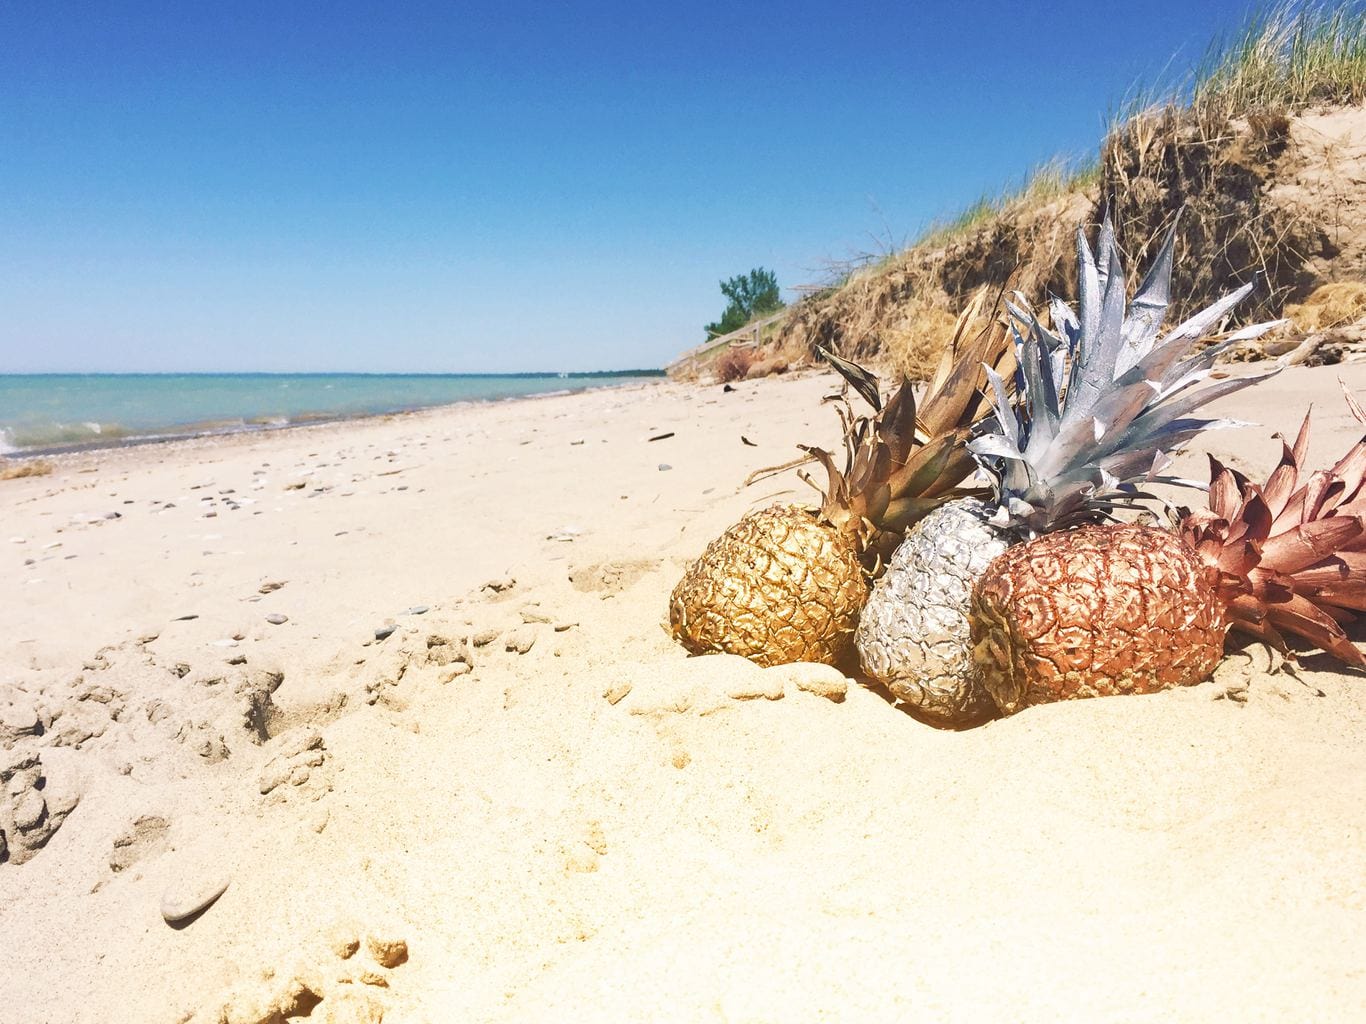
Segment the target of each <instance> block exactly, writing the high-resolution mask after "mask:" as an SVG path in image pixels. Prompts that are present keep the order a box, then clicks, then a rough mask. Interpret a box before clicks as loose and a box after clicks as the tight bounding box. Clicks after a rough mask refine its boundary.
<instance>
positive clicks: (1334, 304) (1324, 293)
mask: <svg viewBox="0 0 1366 1024" xmlns="http://www.w3.org/2000/svg"><path fill="white" fill-rule="evenodd" d="M1283 315H1284V316H1286V317H1287V318H1289V319H1290V320H1292V321H1294V324H1295V328H1296V329H1297V330H1300V331H1304V332H1305V333H1311V332H1314V331H1327V330H1332V329H1333V328H1334V327H1342V326H1343V325H1345V324H1350V323H1353V322H1354V321H1356V320H1359V319H1360V318H1361V317H1363V316H1366V284H1363V283H1362V282H1360V281H1334V282H1332V283H1330V284H1325V285H1320V286H1319V287H1318V288H1316V289H1314V292H1313V294H1311V295H1310V296H1309V297H1308V298H1307V299H1305V300H1304V301H1303V302H1300V303H1291V304H1289V305H1287V306H1286V307H1285V312H1284V314H1283Z"/></svg>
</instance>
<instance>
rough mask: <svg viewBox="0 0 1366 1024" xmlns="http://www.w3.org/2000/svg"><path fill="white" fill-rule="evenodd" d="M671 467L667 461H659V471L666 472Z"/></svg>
mask: <svg viewBox="0 0 1366 1024" xmlns="http://www.w3.org/2000/svg"><path fill="white" fill-rule="evenodd" d="M671 469H673V466H671V465H669V464H668V463H667V462H661V463H660V464H659V471H660V472H661V473H667V472H668V471H669V470H671Z"/></svg>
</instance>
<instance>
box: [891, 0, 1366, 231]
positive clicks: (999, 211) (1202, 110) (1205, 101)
mask: <svg viewBox="0 0 1366 1024" xmlns="http://www.w3.org/2000/svg"><path fill="white" fill-rule="evenodd" d="M1362 102H1366V3H1363V2H1361V0H1347V2H1343V0H1338V2H1335V3H1334V2H1328V3H1301V2H1280V3H1275V4H1272V5H1271V6H1269V7H1265V8H1261V9H1258V10H1255V11H1254V12H1253V13H1251V14H1250V15H1249V16H1248V17H1247V18H1246V19H1245V20H1244V21H1243V22H1242V23H1241V24H1240V25H1239V26H1238V27H1237V28H1236V29H1234V30H1233V31H1232V32H1231V33H1229V34H1228V35H1225V36H1221V37H1219V38H1216V39H1215V40H1213V41H1212V42H1211V43H1210V45H1209V47H1208V48H1207V49H1206V50H1205V53H1204V55H1203V56H1202V57H1201V59H1200V61H1199V62H1198V63H1197V64H1196V66H1195V68H1194V69H1193V71H1192V72H1190V74H1189V75H1188V76H1187V77H1186V79H1185V81H1184V82H1178V83H1175V84H1165V85H1164V84H1162V83H1161V82H1153V83H1150V84H1148V85H1146V86H1142V87H1139V88H1136V89H1135V90H1132V91H1131V92H1130V94H1129V96H1128V97H1127V99H1126V100H1125V101H1124V102H1123V103H1122V104H1120V106H1119V108H1118V111H1117V112H1116V113H1115V114H1114V115H1112V116H1111V118H1110V123H1111V129H1110V132H1109V134H1110V135H1112V136H1113V135H1114V134H1115V133H1116V131H1118V130H1120V129H1123V128H1124V127H1126V126H1127V125H1129V124H1130V123H1131V122H1132V121H1134V120H1135V119H1137V118H1140V117H1143V116H1144V115H1150V114H1152V113H1154V112H1158V111H1166V112H1170V113H1182V114H1185V115H1186V116H1194V117H1195V118H1196V119H1198V121H1199V122H1200V123H1201V124H1202V125H1205V126H1207V127H1208V128H1209V129H1210V131H1211V132H1215V131H1217V130H1218V129H1219V128H1221V127H1222V126H1223V125H1225V124H1227V122H1228V121H1229V120H1230V119H1232V118H1236V117H1246V116H1248V115H1252V114H1267V113H1297V112H1299V111H1302V110H1304V109H1306V108H1307V107H1311V106H1314V105H1317V104H1324V105H1338V104H1343V105H1345V104H1355V103H1362ZM1100 177H1101V164H1100V160H1099V158H1098V157H1097V155H1096V154H1091V155H1089V156H1088V157H1086V158H1083V159H1080V160H1078V159H1068V158H1064V157H1054V158H1053V159H1052V160H1049V161H1047V162H1045V163H1044V164H1042V165H1040V166H1039V167H1036V168H1035V169H1034V170H1033V171H1031V172H1030V173H1029V174H1027V175H1025V176H1024V178H1023V180H1021V181H1018V182H1010V183H1007V184H1006V185H1004V186H1002V188H1001V189H1000V190H999V191H997V192H996V193H994V194H986V195H982V196H979V197H978V198H977V199H976V200H974V201H973V202H972V203H970V204H969V205H968V206H967V207H965V208H964V209H963V210H962V211H960V212H959V213H957V214H955V215H953V216H950V217H947V218H944V219H941V220H938V221H935V222H933V223H931V224H930V225H929V226H928V227H927V228H926V229H925V230H924V231H923V232H922V233H921V234H920V236H919V237H918V238H917V239H916V240H915V242H914V243H912V245H911V249H918V248H922V247H930V248H933V247H938V246H942V245H944V244H946V243H948V242H950V241H952V240H953V239H954V238H957V237H961V236H962V235H964V234H967V233H970V232H971V231H973V230H975V229H977V228H979V227H981V226H982V225H984V224H986V223H988V222H989V221H991V220H992V219H993V218H996V217H1000V216H1003V215H1008V214H1010V213H1014V212H1016V211H1018V210H1019V209H1021V208H1022V207H1029V206H1038V205H1043V204H1044V203H1048V202H1051V201H1052V200H1054V199H1056V198H1058V197H1059V196H1062V195H1067V194H1070V193H1073V192H1079V191H1082V190H1085V189H1087V188H1090V187H1092V186H1093V185H1095V184H1096V183H1097V182H1099V180H1100Z"/></svg>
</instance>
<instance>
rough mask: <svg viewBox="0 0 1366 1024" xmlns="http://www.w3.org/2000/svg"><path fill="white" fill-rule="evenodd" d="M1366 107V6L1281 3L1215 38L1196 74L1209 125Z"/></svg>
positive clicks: (1193, 96)
mask: <svg viewBox="0 0 1366 1024" xmlns="http://www.w3.org/2000/svg"><path fill="white" fill-rule="evenodd" d="M1364 101H1366V4H1364V3H1361V2H1359V0H1354V2H1347V3H1342V2H1338V3H1309V4H1305V3H1293V2H1283V3H1277V4H1274V5H1272V6H1270V7H1267V8H1264V9H1262V10H1260V11H1258V12H1256V13H1254V14H1252V15H1251V16H1250V17H1249V18H1248V19H1247V20H1246V21H1245V22H1244V23H1243V24H1242V25H1241V26H1240V27H1239V28H1238V29H1237V30H1236V31H1235V32H1233V33H1232V34H1231V35H1229V36H1226V37H1223V38H1221V39H1216V40H1215V41H1214V42H1213V43H1212V44H1211V45H1210V47H1209V49H1208V50H1207V51H1206V52H1205V55H1204V58H1203V59H1202V60H1201V62H1200V63H1199V65H1197V67H1196V69H1195V73H1194V85H1193V87H1192V89H1191V93H1190V106H1191V108H1192V109H1193V110H1194V111H1195V112H1196V113H1197V114H1198V115H1200V116H1201V117H1202V118H1209V119H1218V120H1221V121H1224V120H1228V119H1229V118H1233V117H1239V116H1244V115H1247V114H1250V113H1263V112H1275V113H1297V112H1299V111H1301V110H1304V109H1306V108H1308V107H1311V106H1315V105H1318V104H1334V105H1337V104H1355V103H1361V102H1364Z"/></svg>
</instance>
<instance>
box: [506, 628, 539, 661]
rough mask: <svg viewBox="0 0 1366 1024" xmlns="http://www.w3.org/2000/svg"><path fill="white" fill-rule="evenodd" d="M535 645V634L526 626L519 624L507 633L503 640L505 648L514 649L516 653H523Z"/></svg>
mask: <svg viewBox="0 0 1366 1024" xmlns="http://www.w3.org/2000/svg"><path fill="white" fill-rule="evenodd" d="M535 645H536V634H535V633H534V632H532V631H531V630H530V629H528V628H527V627H526V626H519V627H518V628H516V629H514V630H513V631H512V632H511V633H509V634H508V635H507V637H506V639H505V640H504V641H503V647H504V649H505V650H509V651H515V652H516V653H518V654H525V653H526V652H527V651H529V650H531V648H532V647H534V646H535Z"/></svg>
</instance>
